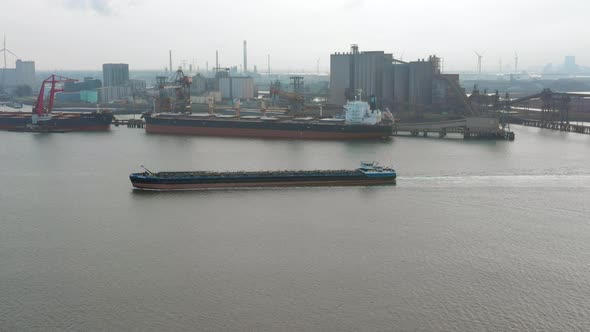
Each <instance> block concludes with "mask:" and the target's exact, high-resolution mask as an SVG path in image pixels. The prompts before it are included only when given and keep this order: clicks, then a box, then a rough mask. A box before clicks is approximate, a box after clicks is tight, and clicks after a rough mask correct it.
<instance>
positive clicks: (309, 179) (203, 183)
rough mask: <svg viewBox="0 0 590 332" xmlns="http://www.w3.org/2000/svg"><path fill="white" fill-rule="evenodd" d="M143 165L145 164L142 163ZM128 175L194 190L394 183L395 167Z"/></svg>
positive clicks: (140, 183)
mask: <svg viewBox="0 0 590 332" xmlns="http://www.w3.org/2000/svg"><path fill="white" fill-rule="evenodd" d="M142 167H143V166H142ZM144 169H145V172H143V173H132V174H131V175H129V179H130V180H131V184H132V185H133V187H134V188H135V189H142V190H194V189H207V188H252V187H300V186H368V185H386V184H395V182H396V178H397V174H396V172H395V170H394V169H393V168H389V167H381V166H378V165H376V164H375V163H369V162H362V163H361V166H360V167H359V168H358V169H356V170H317V171H259V172H207V171H196V172H157V173H154V172H151V171H149V170H148V169H146V168H144Z"/></svg>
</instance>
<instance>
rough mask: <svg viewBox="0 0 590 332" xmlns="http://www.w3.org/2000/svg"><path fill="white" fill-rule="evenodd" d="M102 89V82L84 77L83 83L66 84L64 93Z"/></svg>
mask: <svg viewBox="0 0 590 332" xmlns="http://www.w3.org/2000/svg"><path fill="white" fill-rule="evenodd" d="M100 87H102V81H101V80H99V79H96V78H93V77H84V80H83V81H82V82H65V83H64V92H80V91H84V90H94V89H98V88H100Z"/></svg>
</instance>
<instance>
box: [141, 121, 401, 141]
mask: <svg viewBox="0 0 590 332" xmlns="http://www.w3.org/2000/svg"><path fill="white" fill-rule="evenodd" d="M146 132H148V133H153V134H172V135H195V136H219V137H258V138H285V139H376V138H384V137H388V136H389V134H388V133H384V132H380V131H368V132H336V131H307V130H276V129H250V128H215V127H189V126H166V125H155V124H149V123H148V124H146Z"/></svg>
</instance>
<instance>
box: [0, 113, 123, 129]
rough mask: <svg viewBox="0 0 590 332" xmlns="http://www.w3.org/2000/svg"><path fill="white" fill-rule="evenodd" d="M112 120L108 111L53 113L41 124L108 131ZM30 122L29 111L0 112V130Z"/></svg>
mask: <svg viewBox="0 0 590 332" xmlns="http://www.w3.org/2000/svg"><path fill="white" fill-rule="evenodd" d="M112 121H113V115H112V114H109V113H106V114H105V113H98V114H97V113H90V114H84V113H67V114H60V115H55V116H54V117H53V118H52V119H51V120H48V121H44V122H43V124H42V126H43V127H47V128H52V129H56V130H68V131H108V130H110V128H111V122H112ZM31 124H32V120H31V115H30V114H29V113H2V112H0V130H18V129H24V128H27V126H30V125H31Z"/></svg>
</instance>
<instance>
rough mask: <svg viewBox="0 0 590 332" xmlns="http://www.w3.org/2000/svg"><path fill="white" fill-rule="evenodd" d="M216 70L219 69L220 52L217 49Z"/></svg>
mask: <svg viewBox="0 0 590 332" xmlns="http://www.w3.org/2000/svg"><path fill="white" fill-rule="evenodd" d="M215 68H216V69H215V70H219V53H218V52H217V50H215Z"/></svg>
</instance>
